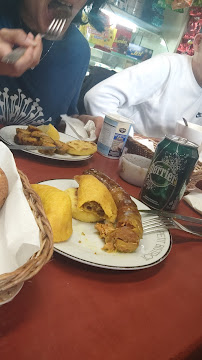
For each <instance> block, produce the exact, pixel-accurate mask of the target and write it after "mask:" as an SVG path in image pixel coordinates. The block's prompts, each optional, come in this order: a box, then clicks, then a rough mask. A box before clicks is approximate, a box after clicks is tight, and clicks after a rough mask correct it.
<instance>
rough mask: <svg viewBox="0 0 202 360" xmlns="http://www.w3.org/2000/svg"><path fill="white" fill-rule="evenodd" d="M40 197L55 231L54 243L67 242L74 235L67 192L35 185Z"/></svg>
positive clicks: (33, 186)
mask: <svg viewBox="0 0 202 360" xmlns="http://www.w3.org/2000/svg"><path fill="white" fill-rule="evenodd" d="M31 186H32V189H33V190H34V191H36V193H37V194H38V195H39V196H40V198H41V201H42V204H43V207H44V210H45V213H46V216H47V218H48V220H49V222H50V225H51V228H52V231H53V241H54V242H61V241H66V240H68V239H69V238H70V236H71V234H72V231H73V230H72V209H71V200H70V197H69V195H68V193H67V192H65V191H62V190H59V189H57V188H55V187H53V186H49V185H42V184H33V185H31Z"/></svg>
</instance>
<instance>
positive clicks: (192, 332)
mask: <svg viewBox="0 0 202 360" xmlns="http://www.w3.org/2000/svg"><path fill="white" fill-rule="evenodd" d="M15 160H16V164H17V167H18V169H20V170H22V171H23V172H24V173H25V174H26V175H27V176H28V178H29V180H30V182H31V183H36V182H39V181H42V180H48V179H59V178H67V179H69V178H73V176H74V175H76V174H81V173H82V172H83V170H84V169H87V168H91V167H94V168H97V169H99V170H101V171H103V172H105V173H106V174H107V175H109V176H111V177H112V178H113V179H114V180H116V181H118V182H119V184H120V185H121V186H123V187H124V189H125V190H127V191H128V192H129V193H130V194H131V195H133V196H136V197H138V194H139V190H140V189H139V188H137V187H134V186H132V185H129V184H127V183H126V182H124V181H123V180H121V179H120V178H119V176H118V172H117V167H118V161H117V160H109V159H107V158H105V157H103V156H101V155H99V154H95V155H94V156H93V157H92V158H91V159H89V160H88V161H84V162H80V163H77V162H74V163H73V162H71V163H70V162H65V161H64V162H63V161H53V160H47V159H43V158H39V157H36V156H31V155H28V154H26V153H20V152H16V153H15ZM177 211H178V212H179V213H182V214H186V215H190V216H199V215H198V214H197V213H195V212H194V211H193V210H192V209H191V208H190V207H188V205H187V204H185V203H184V201H181V203H180V204H179V206H178V209H177ZM171 233H172V237H173V246H172V250H171V252H170V254H169V256H168V257H167V258H166V259H165V260H164V261H163V262H162V263H160V264H158V265H156V266H154V267H150V268H147V269H144V270H139V271H111V270H105V269H99V268H95V267H91V266H88V265H84V264H81V263H78V262H76V261H73V260H70V259H68V258H65V257H63V256H61V255H59V254H54V256H53V259H52V260H51V261H50V262H49V263H48V264H47V265H45V266H44V267H43V269H42V270H41V271H40V272H39V273H38V274H37V275H36V276H35V277H34V278H32V280H31V281H27V282H26V283H25V284H24V286H23V288H22V290H21V292H20V293H19V294H18V295H17V296H16V298H15V299H14V300H13V301H12V302H10V303H8V304H6V305H3V306H2V307H0V358H1V359H2V360H3V359H5V360H11V359H12V360H13V359H15V360H18V359H19V360H28V359H29V360H36V359H40V360H51V359H54V360H55V359H59V360H63V359H70V360H77V359H95V360H103V359H105V360H109V359H110V360H123V359H137V360H168V359H175V360H176V359H190V360H196V359H202V241H201V239H199V238H196V237H192V236H191V235H189V234H187V233H183V232H179V231H176V230H175V231H171Z"/></svg>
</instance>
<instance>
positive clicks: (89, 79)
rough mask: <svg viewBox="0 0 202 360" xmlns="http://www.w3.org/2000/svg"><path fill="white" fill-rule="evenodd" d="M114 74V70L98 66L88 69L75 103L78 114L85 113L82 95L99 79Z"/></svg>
mask: <svg viewBox="0 0 202 360" xmlns="http://www.w3.org/2000/svg"><path fill="white" fill-rule="evenodd" d="M114 74H116V71H114V70H108V69H105V68H102V67H100V66H94V67H93V68H92V70H91V71H90V74H89V75H87V76H86V77H85V79H84V81H83V85H82V87H81V91H80V95H79V100H78V104H77V108H78V111H79V114H86V110H85V106H84V96H85V94H86V93H87V92H88V91H89V90H90V89H91V88H92V87H93V86H95V85H96V84H98V83H100V82H101V81H103V80H105V79H107V78H108V77H110V76H112V75H114Z"/></svg>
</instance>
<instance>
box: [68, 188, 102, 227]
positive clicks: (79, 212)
mask: <svg viewBox="0 0 202 360" xmlns="http://www.w3.org/2000/svg"><path fill="white" fill-rule="evenodd" d="M65 191H66V192H67V193H68V194H69V197H70V199H71V204H72V217H73V218H74V219H76V220H80V221H83V222H89V223H93V222H97V221H101V220H102V218H101V217H100V216H99V215H98V214H96V213H91V212H89V211H85V210H83V209H79V208H78V188H69V189H67V190H65Z"/></svg>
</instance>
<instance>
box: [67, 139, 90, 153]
mask: <svg viewBox="0 0 202 360" xmlns="http://www.w3.org/2000/svg"><path fill="white" fill-rule="evenodd" d="M66 145H67V153H68V154H71V155H92V154H94V153H95V152H96V151H97V145H96V144H95V143H94V142H90V141H84V140H73V141H69V142H68V143H67V144H66Z"/></svg>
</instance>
